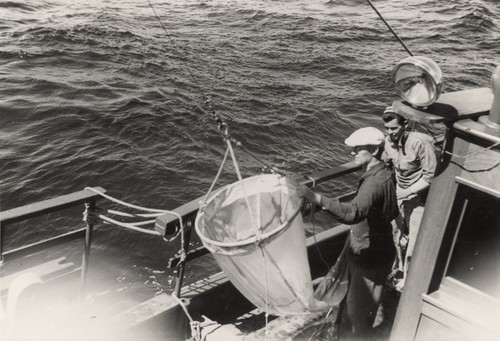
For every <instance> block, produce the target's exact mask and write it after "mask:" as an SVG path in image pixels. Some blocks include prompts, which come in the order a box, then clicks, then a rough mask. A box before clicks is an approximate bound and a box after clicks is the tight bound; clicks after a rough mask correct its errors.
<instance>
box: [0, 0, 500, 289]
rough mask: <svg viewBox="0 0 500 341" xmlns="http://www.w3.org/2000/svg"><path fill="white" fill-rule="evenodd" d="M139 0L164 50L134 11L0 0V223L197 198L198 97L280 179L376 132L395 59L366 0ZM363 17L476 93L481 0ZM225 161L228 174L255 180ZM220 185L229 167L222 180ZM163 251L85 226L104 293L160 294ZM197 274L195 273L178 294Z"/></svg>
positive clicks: (494, 33)
mask: <svg viewBox="0 0 500 341" xmlns="http://www.w3.org/2000/svg"><path fill="white" fill-rule="evenodd" d="M151 2H152V3H153V5H154V8H155V10H156V11H157V13H158V14H159V16H160V18H161V20H162V22H163V24H164V25H165V28H166V30H167V32H168V34H169V36H170V38H171V39H172V41H173V42H174V45H173V44H172V43H171V41H170V39H169V36H167V35H166V34H165V32H164V31H163V30H162V28H161V26H160V25H159V23H158V21H157V19H156V17H155V16H154V13H153V11H152V9H151V8H150V7H149V4H148V2H147V0H135V1H131V0H126V1H118V0H107V1H101V0H90V1H80V0H74V1H64V0H52V1H41V0H33V1H22V2H21V1H0V145H1V149H0V160H1V161H0V186H1V187H0V195H1V197H0V199H1V209H2V210H6V209H10V208H14V207H17V206H21V205H25V204H28V203H32V202H35V201H38V200H42V199H47V198H50V197H54V196H57V195H62V194H66V193H70V192H74V191H79V190H82V189H83V188H85V187H86V186H101V187H104V188H105V189H106V190H107V191H108V194H110V195H112V196H114V197H117V198H120V199H122V200H125V201H128V202H131V203H135V204H138V205H142V206H147V207H155V208H161V209H173V208H175V207H177V206H179V205H181V204H183V203H185V202H187V201H190V200H192V199H195V198H197V197H199V196H200V195H202V194H204V193H205V192H206V191H207V189H208V187H209V185H210V183H211V181H212V180H213V178H214V176H215V174H216V172H217V169H218V167H219V163H220V160H221V158H222V155H223V153H224V150H225V146H224V144H223V142H222V140H221V138H220V137H219V135H218V133H217V129H216V124H215V123H214V121H213V120H212V118H211V116H210V115H209V114H208V113H207V111H206V107H205V106H204V101H203V98H202V95H201V94H202V91H203V92H204V93H206V94H207V95H208V96H209V97H210V98H211V100H212V104H213V106H214V108H215V110H216V111H217V113H219V114H220V115H221V116H222V117H223V118H224V120H226V121H227V123H228V124H229V127H230V130H231V132H232V134H233V136H234V137H235V138H236V139H238V140H240V141H241V142H242V144H243V145H244V146H245V147H246V148H247V149H249V150H250V151H251V152H253V153H254V154H255V155H257V156H258V157H259V158H261V159H262V160H264V161H265V162H267V163H269V164H272V165H282V166H283V167H284V168H285V169H287V170H289V171H291V172H296V173H302V174H307V173H311V172H313V171H316V170H321V169H324V168H326V167H331V166H335V165H338V164H340V163H343V162H346V161H349V160H350V155H349V153H348V150H347V149H346V148H345V147H344V145H343V140H344V139H345V137H346V136H347V135H348V134H349V133H350V132H352V131H353V130H355V129H357V128H359V127H362V126H367V125H372V126H376V127H379V128H381V127H382V122H381V120H380V118H379V115H380V113H381V111H382V110H383V108H384V107H385V106H386V105H387V104H389V103H391V102H392V100H393V99H394V98H395V94H394V91H393V87H392V85H391V79H390V75H391V70H392V68H393V66H394V65H395V64H396V63H397V62H398V61H400V60H401V59H403V58H405V57H407V56H408V55H407V53H406V52H405V50H404V49H403V48H402V47H401V45H400V44H399V43H398V42H397V41H396V40H395V38H394V37H393V36H392V35H391V34H390V32H389V31H388V29H387V28H386V27H385V25H384V24H383V22H382V21H381V20H380V19H379V18H378V17H377V16H376V14H375V13H374V12H373V10H372V9H371V8H370V6H369V5H368V4H367V2H366V1H362V0H357V1H354V0H353V1H329V2H325V1H305V0H290V1H277V0H274V1H271V0H269V1H243V0H233V1H223V0H213V1H208V0H207V1H194V0H193V1H190V0H182V1H177V0H176V1H168V2H167V1H155V0H151ZM374 3H375V4H376V5H377V6H378V9H379V10H380V12H382V13H383V14H384V15H385V18H386V19H387V20H388V21H389V22H390V23H391V25H392V26H393V28H394V29H395V30H396V31H397V32H398V33H399V35H400V36H401V38H402V39H403V40H404V41H405V43H406V44H407V46H408V47H409V48H410V49H411V50H412V52H413V54H415V55H426V56H429V57H431V58H432V59H434V60H435V61H436V62H437V63H438V64H440V66H441V68H442V70H443V73H444V79H445V80H444V82H445V91H454V90H460V89H466V88H471V87H484V86H489V84H490V77H491V72H492V71H493V69H494V67H495V65H496V64H497V63H499V62H500V43H499V42H500V21H499V20H498V18H499V17H500V4H499V3H498V1H496V0H453V1H438V0H411V1H404V0H379V1H375V2H374ZM174 46H175V47H176V49H174ZM184 63H185V64H187V65H188V66H189V69H190V71H191V73H192V76H193V77H194V79H193V77H192V76H191V74H190V73H189V71H188V70H187V68H186V67H185V65H184ZM200 88H201V90H202V91H201V90H200ZM236 152H237V156H238V161H239V165H240V167H241V170H242V173H243V174H244V176H250V175H254V174H258V173H259V172H260V169H261V165H260V164H259V163H258V162H256V161H255V160H253V159H252V158H250V157H248V156H247V155H246V154H243V153H241V152H240V151H238V149H237V150H236ZM353 179H354V178H352V179H351V180H349V181H348V182H346V183H345V182H337V183H334V184H333V185H332V187H335V188H337V189H338V190H339V191H345V190H346V189H351V188H352V187H353V185H354V180H353ZM234 180H235V176H234V170H233V168H232V167H229V166H228V167H227V168H226V172H225V173H224V174H223V176H222V177H221V183H227V182H231V181H234ZM81 211H82V210H81V209H78V210H74V212H73V211H72V213H71V214H69V215H70V216H72V217H73V218H71V219H73V220H71V219H70V220H68V218H67V215H65V216H64V217H59V216H57V215H54V216H53V217H52V216H51V217H48V218H43V219H40V221H39V222H37V223H36V224H35V223H30V224H18V225H16V228H14V226H13V231H11V232H9V236H10V238H9V239H8V240H6V248H7V249H8V248H12V247H14V246H17V245H20V244H23V243H26V242H31V241H34V240H38V239H39V238H42V237H45V236H47V235H49V234H52V233H55V232H60V231H62V230H65V229H66V228H68V227H67V226H68V225H74V224H76V223H78V222H79V224H82V223H81V222H80V216H81ZM58 223H59V224H58ZM176 250H177V246H176V245H173V246H172V245H169V244H167V243H165V242H163V241H162V240H161V238H158V237H155V236H148V235H143V234H138V233H136V232H132V231H125V230H123V229H117V228H115V227H111V226H109V225H106V226H102V227H101V228H99V230H98V231H97V232H96V235H95V243H94V250H93V255H94V258H93V261H94V262H95V265H96V266H97V268H98V269H99V266H101V267H102V268H101V273H102V274H103V276H104V275H107V276H108V277H111V278H112V279H113V281H114V283H115V287H111V288H110V287H109V286H108V287H107V288H106V289H105V290H104V289H103V290H104V291H103V294H106V293H107V292H109V291H110V290H111V291H112V290H118V291H123V290H130V291H131V292H137V293H139V294H138V295H142V294H140V293H141V292H144V291H146V292H147V293H148V294H151V293H155V292H158V291H161V290H166V289H168V288H170V287H171V283H172V278H173V277H172V276H171V274H170V273H168V272H165V271H164V270H165V262H166V259H167V258H168V257H169V256H171V255H172V254H173V253H175V251H176ZM107 263H110V264H119V265H118V266H115V267H114V268H112V270H109V269H108V268H106V267H105V264H107ZM214 269H215V266H214V265H213V264H212V263H210V262H207V264H205V263H203V262H202V263H194V264H192V265H190V269H189V270H190V271H189V274H188V278H187V280H188V281H191V280H194V279H197V278H199V277H201V276H203V275H205V274H206V273H207V272H208V271H211V270H214Z"/></svg>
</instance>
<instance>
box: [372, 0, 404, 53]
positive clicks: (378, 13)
mask: <svg viewBox="0 0 500 341" xmlns="http://www.w3.org/2000/svg"><path fill="white" fill-rule="evenodd" d="M367 1H368V3H369V4H370V6H371V7H372V8H373V10H374V11H375V13H377V15H378V16H379V17H380V19H382V21H383V22H384V24H385V26H387V28H388V29H389V30H390V31H391V32H392V34H393V35H394V36H395V37H396V39H397V40H398V41H399V42H400V43H401V45H402V46H403V47H404V49H405V50H406V52H408V54H409V55H410V56H412V57H413V53H411V51H410V49H409V48H408V47H407V46H406V44H405V43H404V42H403V40H402V39H401V38H399V36H398V34H397V33H396V32H395V31H394V30H393V29H392V27H391V25H389V23H388V22H387V21H386V20H385V19H384V17H383V16H382V14H380V12H379V11H378V10H377V8H376V7H375V5H374V4H373V2H372V1H371V0H367Z"/></svg>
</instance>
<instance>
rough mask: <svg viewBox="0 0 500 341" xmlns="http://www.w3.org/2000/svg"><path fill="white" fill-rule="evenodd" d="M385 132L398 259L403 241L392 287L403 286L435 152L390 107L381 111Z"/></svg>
mask: <svg viewBox="0 0 500 341" xmlns="http://www.w3.org/2000/svg"><path fill="white" fill-rule="evenodd" d="M382 119H383V121H384V126H385V129H386V132H387V136H386V138H385V147H384V155H383V159H384V160H385V161H386V162H387V163H389V164H391V165H392V167H393V169H394V175H395V178H396V195H397V199H398V205H399V207H400V212H401V216H400V217H399V219H396V225H397V228H398V231H396V232H397V233H396V236H397V237H396V247H397V248H398V249H399V250H398V258H399V256H401V253H402V252H401V247H402V246H404V244H405V241H406V253H405V255H404V257H403V259H398V261H399V264H398V266H399V269H401V270H402V271H403V278H402V279H401V280H400V281H399V282H398V283H396V289H397V290H398V291H401V290H402V289H403V287H404V284H405V280H406V275H407V273H408V269H409V266H410V261H411V257H412V254H413V249H414V247H415V242H416V239H417V235H418V231H419V228H420V223H421V221H422V216H423V213H424V205H425V199H426V196H427V192H428V189H429V186H430V183H431V181H432V178H433V177H434V173H435V171H436V165H437V161H436V154H435V149H434V144H433V140H432V138H431V137H430V136H429V135H426V134H423V133H420V132H416V131H410V130H409V129H408V124H407V121H406V119H405V118H404V117H402V116H400V115H398V114H397V113H396V112H395V111H394V110H393V108H392V107H388V108H386V109H385V111H384V113H383V114H382Z"/></svg>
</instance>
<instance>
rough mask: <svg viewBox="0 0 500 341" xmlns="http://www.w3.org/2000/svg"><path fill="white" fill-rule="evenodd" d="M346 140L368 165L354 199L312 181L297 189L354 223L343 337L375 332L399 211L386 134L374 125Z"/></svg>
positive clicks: (341, 327)
mask: <svg viewBox="0 0 500 341" xmlns="http://www.w3.org/2000/svg"><path fill="white" fill-rule="evenodd" d="M345 144H346V145H348V146H349V147H351V148H352V152H351V153H352V155H353V156H354V162H355V163H357V164H359V165H361V166H362V168H363V171H364V174H363V175H362V176H361V179H360V181H359V185H358V190H357V193H356V196H355V197H354V198H353V199H352V200H351V201H349V202H340V201H339V200H338V199H332V198H328V197H326V196H324V195H321V194H319V193H315V192H313V191H311V190H310V189H309V188H308V187H307V186H299V187H298V190H297V192H298V193H299V195H301V196H303V197H305V198H306V199H307V200H309V201H311V202H313V203H315V204H317V205H319V206H321V207H323V209H325V210H328V211H330V212H331V213H332V214H333V216H334V217H335V218H336V219H337V220H338V221H340V222H342V223H344V224H349V225H351V229H350V234H349V236H348V238H347V241H346V248H345V249H344V253H345V254H344V255H345V256H346V259H347V266H346V269H347V270H346V271H347V279H348V281H349V286H348V289H347V293H346V294H345V297H344V299H343V300H342V302H341V304H340V307H339V313H338V314H339V315H338V318H337V322H338V333H339V337H340V338H341V339H343V338H349V337H354V338H363V337H369V336H370V331H371V329H372V326H373V322H374V320H375V317H376V313H377V309H378V306H379V303H380V298H381V294H382V288H383V285H384V283H385V281H386V279H387V276H388V275H389V274H390V272H391V269H392V264H393V263H394V257H395V247H394V241H393V237H392V225H391V221H392V220H393V219H394V218H395V217H396V216H397V215H398V214H399V211H398V206H397V200H396V188H395V184H394V180H393V177H392V171H391V170H390V169H389V168H388V167H387V165H386V164H385V163H384V162H383V161H381V155H382V153H383V150H384V134H383V133H382V132H381V131H380V130H378V129H376V128H373V127H366V128H361V129H358V130H356V131H355V132H354V133H352V134H351V135H350V136H349V137H348V138H347V139H346V140H345Z"/></svg>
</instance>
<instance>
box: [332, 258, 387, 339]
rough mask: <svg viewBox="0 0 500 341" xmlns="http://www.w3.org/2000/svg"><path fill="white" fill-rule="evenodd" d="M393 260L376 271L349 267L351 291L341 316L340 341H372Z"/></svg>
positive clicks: (343, 303)
mask: <svg viewBox="0 0 500 341" xmlns="http://www.w3.org/2000/svg"><path fill="white" fill-rule="evenodd" d="M392 264H393V260H391V261H390V262H387V263H386V264H383V265H382V266H379V267H375V268H363V267H360V266H359V265H357V264H356V263H355V262H353V261H352V260H350V261H349V264H348V269H347V271H348V273H347V276H348V279H349V288H348V291H347V295H346V296H345V298H344V300H343V301H342V302H341V304H340V306H339V312H338V315H337V325H338V336H339V339H340V340H363V339H369V338H370V336H371V331H372V327H373V323H374V321H375V317H376V316H377V310H378V307H379V304H380V300H381V298H382V289H383V286H384V283H385V281H386V279H387V276H388V275H389V274H390V272H391V268H392Z"/></svg>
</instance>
